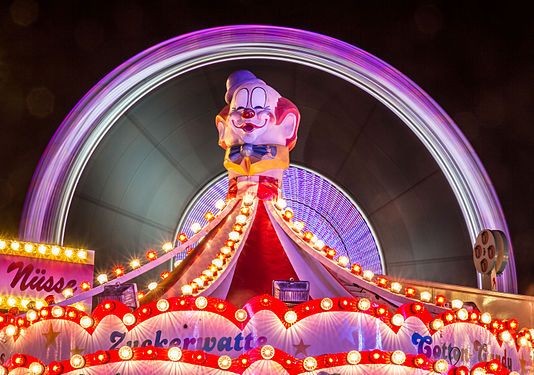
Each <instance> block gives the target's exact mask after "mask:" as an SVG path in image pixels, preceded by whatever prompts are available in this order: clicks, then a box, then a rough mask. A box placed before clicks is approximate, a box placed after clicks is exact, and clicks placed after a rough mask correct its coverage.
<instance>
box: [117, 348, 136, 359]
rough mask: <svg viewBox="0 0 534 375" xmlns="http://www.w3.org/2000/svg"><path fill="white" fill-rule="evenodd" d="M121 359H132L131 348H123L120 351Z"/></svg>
mask: <svg viewBox="0 0 534 375" xmlns="http://www.w3.org/2000/svg"><path fill="white" fill-rule="evenodd" d="M119 357H120V358H121V359H123V360H125V361H127V360H129V359H132V357H133V350H132V348H130V347H129V346H123V347H122V348H120V349H119Z"/></svg>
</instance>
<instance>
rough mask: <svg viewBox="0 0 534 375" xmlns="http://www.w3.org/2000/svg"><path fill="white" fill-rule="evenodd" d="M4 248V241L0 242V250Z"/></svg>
mask: <svg viewBox="0 0 534 375" xmlns="http://www.w3.org/2000/svg"><path fill="white" fill-rule="evenodd" d="M5 248H6V241H4V240H0V250H4V249H5Z"/></svg>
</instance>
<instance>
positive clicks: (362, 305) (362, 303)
mask: <svg viewBox="0 0 534 375" xmlns="http://www.w3.org/2000/svg"><path fill="white" fill-rule="evenodd" d="M370 307H371V302H370V301H369V300H368V299H367V298H361V299H360V300H359V301H358V309H360V310H362V311H367V310H369V308H370Z"/></svg>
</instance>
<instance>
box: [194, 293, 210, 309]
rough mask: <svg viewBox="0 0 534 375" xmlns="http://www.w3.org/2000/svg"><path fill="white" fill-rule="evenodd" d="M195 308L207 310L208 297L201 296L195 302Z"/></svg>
mask: <svg viewBox="0 0 534 375" xmlns="http://www.w3.org/2000/svg"><path fill="white" fill-rule="evenodd" d="M195 306H196V307H197V308H199V309H201V310H202V309H205V308H206V306H208V300H207V298H206V297H203V296H200V297H197V299H196V300H195Z"/></svg>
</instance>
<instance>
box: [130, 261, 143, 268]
mask: <svg viewBox="0 0 534 375" xmlns="http://www.w3.org/2000/svg"><path fill="white" fill-rule="evenodd" d="M130 267H132V269H134V270H135V269H136V268H139V267H141V261H140V260H139V259H133V260H132V261H131V262H130Z"/></svg>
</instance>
